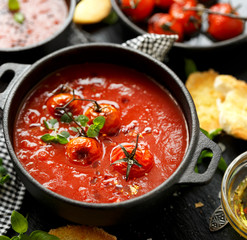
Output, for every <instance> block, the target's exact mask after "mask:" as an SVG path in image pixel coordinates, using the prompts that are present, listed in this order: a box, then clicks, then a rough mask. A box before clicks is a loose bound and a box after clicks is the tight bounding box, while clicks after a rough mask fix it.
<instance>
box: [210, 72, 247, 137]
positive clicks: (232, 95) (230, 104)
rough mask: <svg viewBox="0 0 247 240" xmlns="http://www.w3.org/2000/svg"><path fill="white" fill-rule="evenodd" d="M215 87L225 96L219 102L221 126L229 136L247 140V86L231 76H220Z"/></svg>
mask: <svg viewBox="0 0 247 240" xmlns="http://www.w3.org/2000/svg"><path fill="white" fill-rule="evenodd" d="M214 87H215V89H216V90H217V91H219V92H220V93H221V94H222V95H223V96H224V98H223V99H221V101H219V102H218V109H219V122H220V125H221V126H222V128H223V129H224V131H225V132H226V133H227V134H229V135H232V136H234V137H236V138H241V139H244V140H247V84H246V83H245V82H244V81H240V80H237V79H236V78H235V77H233V76H230V75H219V76H218V77H217V78H216V79H215V83H214Z"/></svg>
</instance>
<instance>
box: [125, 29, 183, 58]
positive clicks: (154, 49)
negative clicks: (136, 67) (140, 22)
mask: <svg viewBox="0 0 247 240" xmlns="http://www.w3.org/2000/svg"><path fill="white" fill-rule="evenodd" d="M177 39H178V35H160V34H153V33H152V34H144V35H141V36H138V37H136V38H134V39H131V40H128V41H126V42H125V43H123V44H122V45H123V46H127V47H131V48H134V49H136V50H139V51H141V52H144V53H146V54H148V55H150V56H152V57H153V58H156V59H157V60H159V61H163V60H164V59H165V55H166V54H167V53H168V51H169V50H170V49H171V47H172V46H173V44H174V42H175V41H176V40H177Z"/></svg>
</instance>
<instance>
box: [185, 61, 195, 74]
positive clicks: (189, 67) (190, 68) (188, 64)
mask: <svg viewBox="0 0 247 240" xmlns="http://www.w3.org/2000/svg"><path fill="white" fill-rule="evenodd" d="M196 71H197V67H196V64H195V62H194V61H193V60H192V59H187V58H186V59H185V74H186V76H187V77H188V76H189V75H190V74H191V73H193V72H196Z"/></svg>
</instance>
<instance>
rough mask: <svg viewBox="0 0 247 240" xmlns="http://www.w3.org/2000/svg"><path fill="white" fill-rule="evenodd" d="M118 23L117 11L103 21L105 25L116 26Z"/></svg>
mask: <svg viewBox="0 0 247 240" xmlns="http://www.w3.org/2000/svg"><path fill="white" fill-rule="evenodd" d="M117 21H118V15H117V14H116V12H115V11H113V10H112V11H111V12H110V13H109V15H108V16H107V17H106V18H104V19H103V23H106V24H109V25H112V24H115V23H116V22H117Z"/></svg>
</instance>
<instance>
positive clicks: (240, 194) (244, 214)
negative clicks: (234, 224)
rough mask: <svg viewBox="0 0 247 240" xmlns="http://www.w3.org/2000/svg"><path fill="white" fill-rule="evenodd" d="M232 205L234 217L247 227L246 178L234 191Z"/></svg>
mask: <svg viewBox="0 0 247 240" xmlns="http://www.w3.org/2000/svg"><path fill="white" fill-rule="evenodd" d="M232 203H233V210H234V213H235V215H236V217H237V218H238V219H239V220H240V221H241V222H242V223H243V224H244V225H245V227H247V178H246V179H245V180H243V181H242V182H241V183H240V184H239V185H238V187H237V188H236V190H235V191H234V196H233V201H232Z"/></svg>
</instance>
